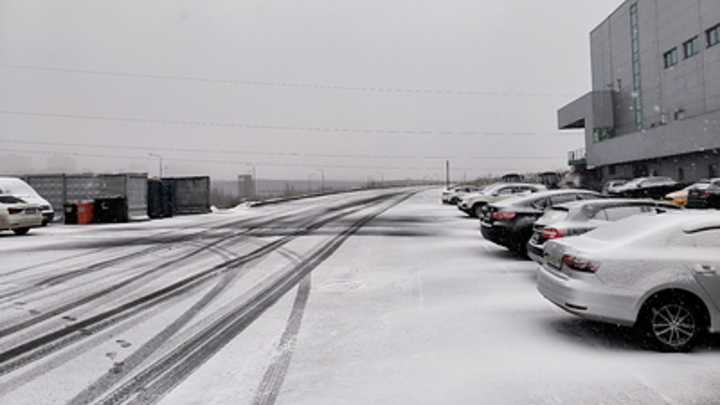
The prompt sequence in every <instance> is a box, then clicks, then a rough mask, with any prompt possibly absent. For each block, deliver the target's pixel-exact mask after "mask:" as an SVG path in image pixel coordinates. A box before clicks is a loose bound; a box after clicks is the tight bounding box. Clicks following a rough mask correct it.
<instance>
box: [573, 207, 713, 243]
mask: <svg viewBox="0 0 720 405" xmlns="http://www.w3.org/2000/svg"><path fill="white" fill-rule="evenodd" d="M715 227H720V212H719V211H678V212H673V213H668V214H663V215H651V216H645V215H636V216H631V217H628V218H625V219H622V220H620V221H617V222H613V223H610V224H608V225H606V226H603V227H600V228H597V229H595V230H593V231H590V232H588V233H587V234H585V235H583V236H585V237H586V238H589V239H595V240H599V241H612V240H615V241H619V240H622V241H627V240H631V239H638V238H648V239H652V236H651V235H653V236H656V237H657V238H663V237H665V235H667V234H668V233H669V232H670V233H672V232H673V231H674V230H675V231H678V232H685V233H692V232H697V231H699V230H702V229H707V228H715Z"/></svg>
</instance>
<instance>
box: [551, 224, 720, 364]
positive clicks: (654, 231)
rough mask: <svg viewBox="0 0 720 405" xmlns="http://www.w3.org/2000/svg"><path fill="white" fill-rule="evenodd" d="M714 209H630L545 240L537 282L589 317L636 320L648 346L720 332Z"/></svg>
mask: <svg viewBox="0 0 720 405" xmlns="http://www.w3.org/2000/svg"><path fill="white" fill-rule="evenodd" d="M719 271H720V212H717V211H714V212H682V213H673V214H670V213H668V214H666V215H657V216H634V217H630V218H627V219H624V220H622V221H619V222H615V223H612V224H608V225H606V226H604V227H602V228H598V229H596V230H594V231H591V232H589V233H587V234H584V235H581V236H578V237H575V238H563V239H558V240H552V241H548V242H547V243H546V244H545V250H544V253H543V262H542V265H541V267H540V268H539V269H538V280H537V282H538V290H539V291H540V293H541V294H542V295H543V296H545V298H547V299H548V300H550V301H551V302H553V303H554V304H556V305H558V306H559V307H560V308H562V309H564V310H566V311H568V312H571V313H573V314H575V315H578V316H581V317H583V318H587V319H593V320H598V321H603V322H609V323H616V324H620V325H628V326H636V327H637V328H638V330H639V331H640V332H641V333H642V336H643V338H645V339H647V341H648V343H650V344H651V345H652V346H653V347H654V348H656V349H658V350H662V351H688V350H690V349H692V348H693V346H694V345H695V344H696V343H697V341H698V339H699V338H701V337H702V335H703V334H704V333H706V332H712V333H717V332H720V273H719Z"/></svg>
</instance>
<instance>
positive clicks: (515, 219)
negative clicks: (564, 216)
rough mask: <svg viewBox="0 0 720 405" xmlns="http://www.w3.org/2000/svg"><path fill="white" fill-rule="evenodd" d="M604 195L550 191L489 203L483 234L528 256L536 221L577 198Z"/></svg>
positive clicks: (484, 212)
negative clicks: (527, 245) (528, 243)
mask: <svg viewBox="0 0 720 405" xmlns="http://www.w3.org/2000/svg"><path fill="white" fill-rule="evenodd" d="M598 198H603V196H602V195H601V194H600V193H596V192H594V191H588V190H574V189H565V190H549V191H540V192H537V193H533V194H531V195H528V196H525V197H518V198H513V199H509V200H504V201H500V202H498V203H495V204H491V205H487V206H486V207H485V209H484V210H483V216H482V218H481V219H480V231H481V233H482V235H483V237H484V238H485V239H487V240H489V241H491V242H494V243H496V244H498V245H500V246H504V247H506V248H508V249H510V250H512V251H514V252H516V253H518V254H519V255H521V256H523V257H525V256H526V247H525V246H526V244H527V242H528V241H529V240H530V237H531V236H532V232H533V223H535V221H536V220H537V219H538V218H540V216H542V215H543V214H544V213H545V211H546V210H548V209H550V207H552V206H553V205H557V204H562V203H566V202H570V201H576V200H592V199H598Z"/></svg>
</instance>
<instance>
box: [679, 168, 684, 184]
mask: <svg viewBox="0 0 720 405" xmlns="http://www.w3.org/2000/svg"><path fill="white" fill-rule="evenodd" d="M678 181H685V169H683V168H682V167H678Z"/></svg>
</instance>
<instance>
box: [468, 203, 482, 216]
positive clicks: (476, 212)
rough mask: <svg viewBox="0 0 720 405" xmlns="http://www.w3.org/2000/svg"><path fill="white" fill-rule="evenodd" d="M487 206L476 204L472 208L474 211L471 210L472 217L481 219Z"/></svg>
mask: <svg viewBox="0 0 720 405" xmlns="http://www.w3.org/2000/svg"><path fill="white" fill-rule="evenodd" d="M484 206H485V204H475V205H473V207H472V210H470V216H471V217H473V218H480V217H482V209H483V207H484Z"/></svg>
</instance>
